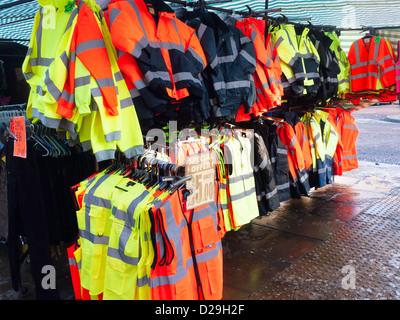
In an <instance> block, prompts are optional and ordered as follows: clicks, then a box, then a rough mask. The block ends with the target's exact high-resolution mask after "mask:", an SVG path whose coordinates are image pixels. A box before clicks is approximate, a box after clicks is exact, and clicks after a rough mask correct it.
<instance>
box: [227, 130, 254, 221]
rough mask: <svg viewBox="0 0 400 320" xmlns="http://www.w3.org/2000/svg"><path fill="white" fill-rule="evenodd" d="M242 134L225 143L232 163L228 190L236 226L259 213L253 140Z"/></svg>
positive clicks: (232, 216) (228, 159)
mask: <svg viewBox="0 0 400 320" xmlns="http://www.w3.org/2000/svg"><path fill="white" fill-rule="evenodd" d="M240 134H241V133H237V136H235V137H231V138H230V139H228V141H226V142H225V143H224V148H225V154H226V155H227V157H228V158H227V163H229V164H231V170H229V171H230V172H229V173H228V190H229V195H230V196H229V200H230V202H231V209H232V210H231V220H232V222H233V227H234V228H237V227H240V226H242V225H244V224H247V223H249V222H250V221H251V220H252V219H254V218H255V217H257V216H258V215H259V214H258V205H257V197H256V192H255V182H254V173H253V168H252V160H251V152H250V151H251V142H250V139H248V138H243V137H240V136H239V135H240ZM227 151H228V152H229V153H228V154H227Z"/></svg>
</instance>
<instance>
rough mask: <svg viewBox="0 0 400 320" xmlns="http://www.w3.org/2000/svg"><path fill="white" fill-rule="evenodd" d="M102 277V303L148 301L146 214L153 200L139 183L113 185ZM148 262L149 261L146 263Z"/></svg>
mask: <svg viewBox="0 0 400 320" xmlns="http://www.w3.org/2000/svg"><path fill="white" fill-rule="evenodd" d="M116 187H117V188H116V189H118V191H116V190H114V193H113V197H112V200H111V203H112V209H111V210H112V216H111V217H110V220H111V221H112V225H111V230H110V240H109V245H108V249H107V259H106V262H105V277H104V294H103V299H104V300H149V299H151V290H150V286H149V281H148V279H149V275H150V274H149V271H147V270H150V265H151V262H152V258H153V251H152V250H151V251H150V252H149V250H148V249H149V248H151V249H152V246H150V245H149V242H150V239H151V237H150V229H151V223H150V221H149V215H148V213H147V211H146V208H147V205H148V203H149V202H151V201H152V200H153V196H152V195H151V193H150V192H149V191H148V190H147V189H146V188H145V187H144V186H143V185H142V184H140V183H132V181H131V180H130V179H128V178H124V179H123V180H122V181H120V182H119V183H118V184H117V185H116ZM148 259H149V260H148Z"/></svg>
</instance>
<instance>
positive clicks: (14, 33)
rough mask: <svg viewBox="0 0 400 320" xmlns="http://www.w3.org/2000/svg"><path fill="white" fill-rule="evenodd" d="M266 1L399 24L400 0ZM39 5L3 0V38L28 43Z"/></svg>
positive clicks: (237, 5)
mask: <svg viewBox="0 0 400 320" xmlns="http://www.w3.org/2000/svg"><path fill="white" fill-rule="evenodd" d="M98 1H99V2H101V3H104V0H98ZM166 2H168V1H166ZM267 3H268V9H278V8H280V9H281V11H280V12H273V13H269V14H268V16H271V17H275V18H277V17H281V15H282V14H283V15H285V16H286V17H287V18H288V19H289V20H290V19H298V18H308V20H309V21H303V22H301V20H300V21H299V22H301V23H305V24H307V23H312V24H314V25H333V26H336V27H337V28H344V29H360V28H362V26H366V27H370V26H372V27H377V28H379V27H381V28H382V27H395V26H399V25H400V21H399V17H400V1H399V0H392V1H390V0H380V1H377V0H347V1H346V0H298V1H296V0H291V1H288V0H267ZM213 6H218V7H220V8H227V9H233V10H240V11H247V10H248V7H247V6H249V7H250V8H251V9H252V10H253V11H260V10H264V9H265V6H266V1H265V0H253V1H250V0H233V1H230V2H223V3H214V4H213ZM38 8H39V4H38V1H37V0H0V39H12V40H13V41H16V42H19V43H21V44H24V45H28V43H29V38H30V34H31V28H32V24H33V18H34V16H35V13H36V12H37V10H38ZM353 33H354V32H353ZM351 36H352V37H353V38H352V39H351V40H350V41H352V40H353V39H354V38H355V39H357V36H358V37H359V36H360V33H359V32H356V33H355V34H353V35H351ZM3 41H4V40H3Z"/></svg>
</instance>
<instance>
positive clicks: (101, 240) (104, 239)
mask: <svg viewBox="0 0 400 320" xmlns="http://www.w3.org/2000/svg"><path fill="white" fill-rule="evenodd" d="M79 235H80V236H81V237H82V238H83V239H86V240H88V241H90V242H91V243H93V244H102V245H108V242H109V240H110V238H109V237H108V236H100V235H95V234H93V233H90V232H88V231H87V230H81V229H79Z"/></svg>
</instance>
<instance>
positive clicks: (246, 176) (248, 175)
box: [228, 172, 254, 184]
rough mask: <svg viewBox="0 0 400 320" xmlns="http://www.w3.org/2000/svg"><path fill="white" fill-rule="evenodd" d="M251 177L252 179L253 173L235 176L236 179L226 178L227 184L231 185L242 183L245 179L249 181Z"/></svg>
mask: <svg viewBox="0 0 400 320" xmlns="http://www.w3.org/2000/svg"><path fill="white" fill-rule="evenodd" d="M251 177H254V174H253V172H249V173H246V174H243V175H240V176H236V177H232V178H231V177H229V178H228V181H229V182H228V184H232V183H236V182H239V181H242V180H246V179H249V178H251Z"/></svg>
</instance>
